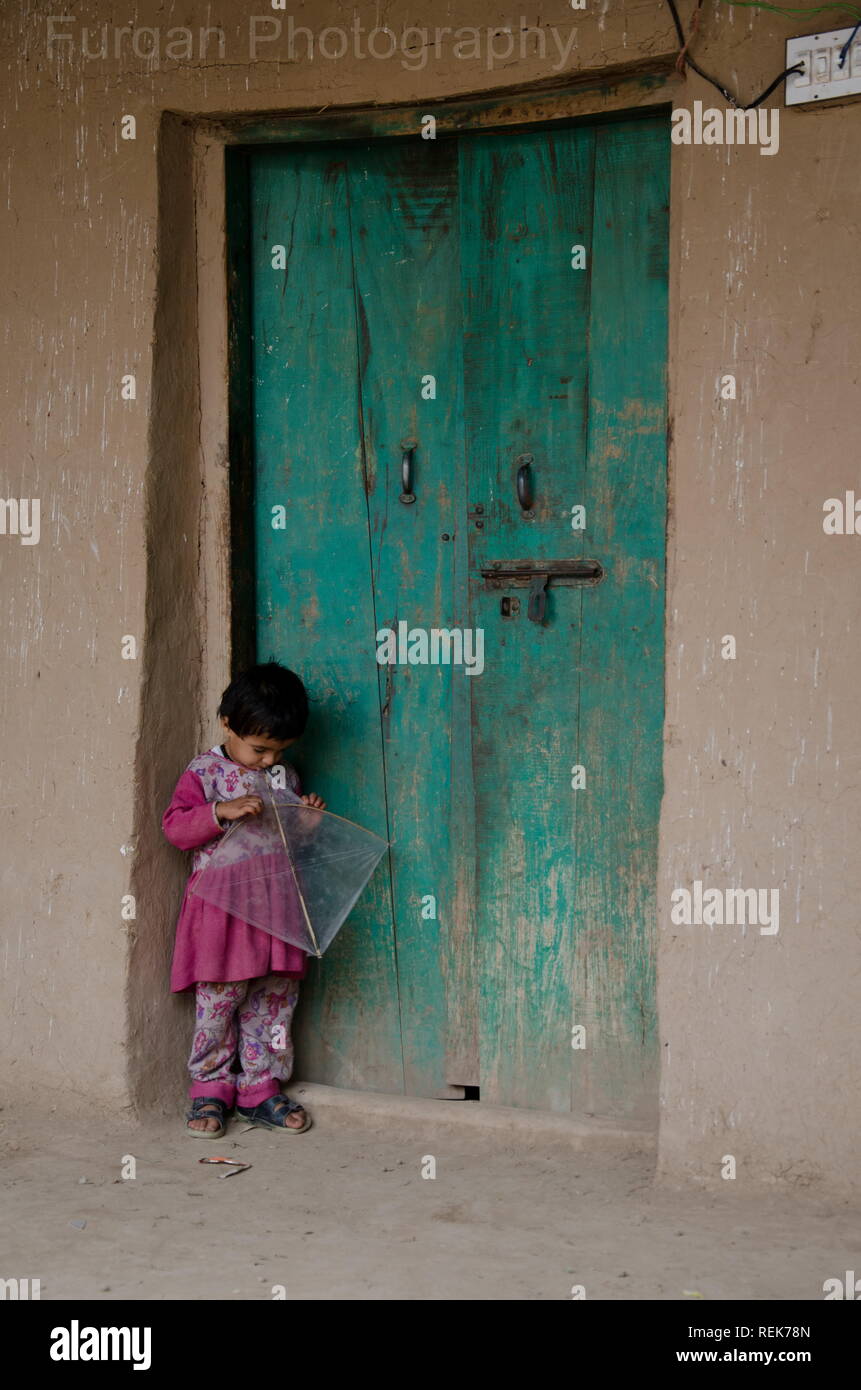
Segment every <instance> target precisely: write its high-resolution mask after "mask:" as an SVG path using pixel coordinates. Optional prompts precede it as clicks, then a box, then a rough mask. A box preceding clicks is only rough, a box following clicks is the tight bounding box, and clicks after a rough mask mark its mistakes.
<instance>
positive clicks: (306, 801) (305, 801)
mask: <svg viewBox="0 0 861 1390" xmlns="http://www.w3.org/2000/svg"><path fill="white" fill-rule="evenodd" d="M302 805H303V806H313V807H315V808H316V810H318V811H325V809H326V803H325V801H324V800H323V798H322V796H315V795H314V793H313V792H312V793H311V794H310V795H309V796H303V797H302Z"/></svg>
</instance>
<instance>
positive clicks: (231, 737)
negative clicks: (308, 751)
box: [221, 719, 296, 767]
mask: <svg viewBox="0 0 861 1390" xmlns="http://www.w3.org/2000/svg"><path fill="white" fill-rule="evenodd" d="M221 722H222V724H223V725H224V733H225V737H224V746H225V748H226V749H227V756H228V758H232V759H233V761H234V762H235V763H241V765H242V766H243V767H272V766H273V764H274V763H277V761H278V759H279V757H280V756H281V754H282V753H283V752H284V749H285V748H289V747H290V745H291V743H295V742H296V740H295V738H288V739H286V740H285V739H281V738H267V736H266V735H265V734H249V735H248V737H247V738H240V737H239V735H238V734H235V733H234V732H233V730H232V729H231V727H230V725H229V724H228V722H227V720H226V719H222V721H221Z"/></svg>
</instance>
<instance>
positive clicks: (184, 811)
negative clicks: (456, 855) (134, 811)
mask: <svg viewBox="0 0 861 1390" xmlns="http://www.w3.org/2000/svg"><path fill="white" fill-rule="evenodd" d="M218 713H219V716H220V717H221V723H222V725H223V726H224V730H225V735H224V742H223V743H222V744H221V746H220V747H215V748H210V750H209V752H208V753H202V754H201V755H200V757H197V758H194V759H193V760H192V762H190V763H189V765H188V767H187V768H186V770H185V772H184V773H183V774H182V776H181V777H180V779H179V781H178V782H177V784H176V790H175V791H174V794H173V798H172V800H171V803H170V805H169V806H168V808H167V810H166V811H165V813H164V816H163V817H162V829H163V831H164V833H165V835H166V836H167V838H168V839H169V840H170V842H171V844H173V845H176V846H177V848H178V849H190V850H194V851H195V854H194V859H193V862H192V872H191V877H190V878H189V880H188V883H187V884H186V889H185V896H184V898H183V902H182V908H181V910H180V914H179V920H178V922H177V928H176V945H175V947H174V953H173V967H172V970H171V981H170V987H171V990H172V991H173V992H174V993H179V992H181V991H183V990H187V989H191V987H192V986H194V989H195V996H196V1003H197V1010H196V1025H195V1033H194V1041H193V1043H192V1048H191V1056H190V1057H189V1060H188V1070H189V1073H190V1075H191V1086H190V1087H189V1095H190V1096H191V1102H192V1103H191V1110H190V1111H189V1113H188V1115H187V1117H186V1119H187V1125H186V1129H187V1132H188V1133H189V1134H192V1135H201V1136H203V1137H204V1138H208V1139H217V1138H219V1137H220V1136H221V1135H222V1134H223V1133H224V1131H225V1128H226V1119H227V1114H228V1111H229V1110H230V1108H231V1107H232V1105H233V1103H234V1100H235V1101H236V1111H237V1114H238V1115H241V1116H242V1118H243V1119H244V1120H248V1121H250V1122H251V1123H252V1124H256V1125H262V1126H264V1127H265V1128H266V1129H279V1130H281V1131H282V1132H288V1133H291V1134H301V1133H302V1132H303V1131H304V1130H306V1129H309V1128H310V1126H311V1120H310V1117H309V1116H308V1115H306V1113H305V1111H304V1110H303V1109H302V1106H301V1105H299V1104H298V1103H297V1102H296V1101H293V1100H288V1099H287V1097H286V1096H283V1095H282V1094H281V1088H280V1086H279V1081H287V1080H288V1079H289V1077H290V1073H291V1071H292V1069H293V1047H292V1043H291V1040H290V1024H291V1020H292V1017H293V1010H294V1008H295V1007H296V1001H297V997H298V993H299V980H301V979H302V978H303V977H304V975H305V971H306V968H307V957H306V955H305V952H304V951H302V950H300V949H299V947H298V946H290V945H288V944H287V943H286V942H283V941H279V940H278V939H277V938H276V937H273V936H270V935H269V934H268V932H264V931H261V930H259V928H257V927H252V926H250V925H249V924H248V923H247V922H243V921H242V920H241V919H240V918H238V917H231V916H230V915H229V914H228V913H226V912H223V911H222V910H221V909H219V908H217V907H214V906H213V905H212V904H210V903H207V902H204V901H203V899H202V898H200V897H198V896H197V895H196V894H193V893H192V892H191V889H192V888H193V887H194V884H195V883H196V882H197V879H198V877H199V875H200V873H201V871H202V869H203V868H204V867H205V865H206V863H207V860H208V858H209V856H210V855H211V854H212V851H213V850H214V848H215V846H216V844H217V843H218V841H219V838H220V837H221V835H223V833H224V831H225V829H226V827H227V826H228V825H229V824H230V823H231V822H232V821H236V820H240V819H242V817H244V816H258V815H260V814H261V812H262V810H263V802H262V800H261V798H260V797H259V796H255V795H253V794H252V793H250V792H249V790H248V787H249V786H253V784H254V779H252V778H249V777H248V772H249V770H250V769H252V768H255V769H257V768H269V767H272V766H273V764H275V763H277V762H279V761H280V755H281V753H282V752H283V751H284V749H285V748H289V747H290V745H291V743H295V742H296V740H297V738H299V736H300V735H301V734H302V732H303V730H304V728H305V724H306V722H307V719H308V697H307V695H306V693H305V687H304V686H303V684H302V682H301V681H300V679H299V677H298V676H296V675H294V674H293V672H292V671H288V670H286V669H285V668H284V667H283V666H279V665H278V663H277V662H275V661H271V662H269V663H267V664H266V665H265V666H252V667H251V669H250V670H248V671H244V672H243V673H242V675H240V676H237V678H236V680H234V681H231V683H230V685H229V686H228V687H227V689H226V690H225V692H224V694H223V696H222V697H221V704H220V705H219V708H218ZM283 766H284V770H285V773H286V783H287V785H288V786H289V787H290V789H291V790H292V791H294V792H296V794H297V795H299V793H300V791H301V788H300V785H299V777H298V775H297V773H296V771H295V769H294V768H292V767H290V765H289V764H287V763H285V764H284V765H283ZM302 801H303V802H304V803H305V805H306V806H317V807H319V808H320V809H321V810H322V809H323V808H324V807H325V804H326V803H325V802H324V801H322V800H321V799H320V797H319V796H303V797H302ZM237 1055H238V1057H239V1065H240V1071H239V1073H238V1075H237V1074H235V1073H234V1072H233V1071H232V1069H231V1067H232V1063H233V1061H234V1058H235V1057H236V1056H237Z"/></svg>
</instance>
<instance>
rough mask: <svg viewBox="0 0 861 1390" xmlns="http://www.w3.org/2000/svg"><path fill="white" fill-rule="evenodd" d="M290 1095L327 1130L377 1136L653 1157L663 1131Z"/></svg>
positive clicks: (549, 1115) (328, 1091) (467, 1104)
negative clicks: (448, 1137)
mask: <svg viewBox="0 0 861 1390" xmlns="http://www.w3.org/2000/svg"><path fill="white" fill-rule="evenodd" d="M287 1094H288V1095H289V1096H290V1098H291V1099H292V1100H298V1101H300V1102H301V1104H302V1105H303V1106H305V1107H306V1108H307V1110H308V1111H309V1113H310V1114H311V1115H312V1116H313V1118H314V1120H315V1122H316V1123H318V1124H321V1125H324V1126H329V1125H337V1126H338V1127H339V1128H341V1127H344V1126H357V1125H358V1126H361V1127H362V1128H367V1129H369V1130H371V1131H374V1132H375V1133H379V1132H380V1131H381V1130H390V1129H393V1128H397V1129H401V1128H403V1129H409V1130H412V1131H418V1132H420V1133H428V1134H431V1133H437V1132H438V1131H440V1130H443V1129H444V1130H445V1131H446V1132H447V1133H449V1134H457V1133H460V1134H462V1135H463V1136H464V1137H467V1136H475V1137H480V1136H483V1135H493V1136H495V1137H496V1138H497V1139H498V1140H499V1141H501V1142H506V1143H509V1142H510V1143H511V1144H513V1145H516V1146H517V1147H518V1148H520V1147H527V1148H530V1147H533V1146H536V1147H537V1146H542V1147H543V1146H546V1145H547V1144H554V1145H556V1144H561V1145H564V1146H566V1147H568V1148H570V1149H572V1150H573V1151H589V1152H607V1153H611V1152H612V1153H641V1154H650V1153H654V1152H655V1150H656V1147H657V1132H656V1130H655V1128H654V1127H653V1126H651V1125H650V1124H648V1122H646V1121H639V1120H624V1121H618V1120H608V1119H603V1118H600V1117H598V1116H594V1115H583V1114H555V1113H553V1112H551V1111H547V1110H526V1109H522V1108H519V1107H514V1106H502V1105H485V1104H484V1103H483V1102H481V1101H472V1100H425V1099H423V1098H421V1097H416V1096H392V1095H386V1094H384V1093H383V1092H381V1091H348V1090H344V1089H343V1088H341V1087H338V1086H322V1085H320V1084H319V1083H318V1082H312V1081H298V1082H291V1083H289V1084H288V1086H287Z"/></svg>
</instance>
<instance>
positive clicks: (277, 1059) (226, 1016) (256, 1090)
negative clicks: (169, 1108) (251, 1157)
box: [188, 974, 299, 1106]
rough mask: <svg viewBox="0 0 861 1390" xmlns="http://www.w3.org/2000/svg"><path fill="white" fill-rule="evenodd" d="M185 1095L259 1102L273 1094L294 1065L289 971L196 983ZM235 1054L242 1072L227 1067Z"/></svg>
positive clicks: (293, 993)
mask: <svg viewBox="0 0 861 1390" xmlns="http://www.w3.org/2000/svg"><path fill="white" fill-rule="evenodd" d="M195 991H196V1021H195V1028H194V1042H193V1043H192V1047H191V1056H190V1057H189V1059H188V1070H189V1073H190V1075H191V1086H190V1087H189V1091H188V1094H189V1095H190V1096H191V1097H194V1096H215V1097H216V1098H217V1099H218V1100H223V1101H225V1102H226V1103H227V1104H228V1105H232V1104H233V1102H234V1099H235V1100H236V1102H237V1104H239V1105H244V1106H252V1105H260V1104H261V1102H262V1101H264V1100H266V1099H267V1098H268V1097H269V1096H275V1095H278V1093H279V1091H280V1090H281V1087H280V1085H279V1082H281V1081H287V1080H289V1077H290V1073H291V1072H292V1070H293V1042H292V1039H291V1037H290V1025H291V1023H292V1020H293V1010H294V1009H295V1007H296V1001H297V999H298V997H299V981H298V980H293V979H291V978H290V977H289V975H282V974H272V975H265V976H263V978H262V979H258V980H233V981H229V982H225V983H218V982H215V981H210V982H208V983H205V984H204V983H198V984H197V985H196V986H195ZM237 1053H238V1056H239V1063H240V1067H241V1071H240V1072H239V1074H238V1075H237V1074H236V1072H234V1071H232V1070H231V1064H232V1062H233V1059H234V1057H236V1056H237Z"/></svg>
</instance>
